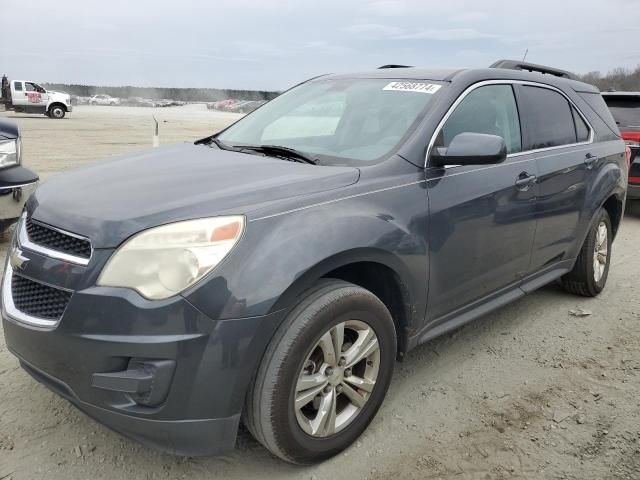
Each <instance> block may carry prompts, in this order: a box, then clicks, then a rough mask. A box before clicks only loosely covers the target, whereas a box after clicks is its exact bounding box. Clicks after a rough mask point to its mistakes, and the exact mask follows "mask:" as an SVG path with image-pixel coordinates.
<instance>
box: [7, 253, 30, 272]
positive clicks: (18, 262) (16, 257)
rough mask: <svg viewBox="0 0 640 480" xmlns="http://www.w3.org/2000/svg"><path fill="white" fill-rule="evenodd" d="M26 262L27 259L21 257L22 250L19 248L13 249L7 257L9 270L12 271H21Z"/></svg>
mask: <svg viewBox="0 0 640 480" xmlns="http://www.w3.org/2000/svg"><path fill="white" fill-rule="evenodd" d="M28 261H29V259H28V258H27V257H25V256H23V255H22V250H20V249H19V248H15V249H14V250H13V252H11V257H9V262H10V263H11V268H13V269H14V270H22V269H23V268H24V266H25V265H26V263H27V262H28Z"/></svg>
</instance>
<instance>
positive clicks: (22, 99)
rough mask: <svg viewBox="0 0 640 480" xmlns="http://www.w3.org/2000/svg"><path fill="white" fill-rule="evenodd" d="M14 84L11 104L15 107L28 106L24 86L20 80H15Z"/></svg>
mask: <svg viewBox="0 0 640 480" xmlns="http://www.w3.org/2000/svg"><path fill="white" fill-rule="evenodd" d="M12 84H13V88H12V93H11V103H12V104H13V105H26V104H27V103H28V102H27V95H26V93H25V91H24V84H23V83H22V82H21V81H18V80H14V81H13V82H12Z"/></svg>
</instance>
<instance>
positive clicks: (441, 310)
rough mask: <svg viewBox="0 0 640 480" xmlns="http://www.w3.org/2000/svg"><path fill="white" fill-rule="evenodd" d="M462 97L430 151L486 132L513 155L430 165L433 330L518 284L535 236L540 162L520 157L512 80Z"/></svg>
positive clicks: (430, 284)
mask: <svg viewBox="0 0 640 480" xmlns="http://www.w3.org/2000/svg"><path fill="white" fill-rule="evenodd" d="M463 95H464V96H463V98H462V100H460V103H459V104H458V106H457V107H455V109H454V110H453V112H452V113H451V114H450V116H449V117H448V118H447V119H446V120H445V122H444V124H443V126H442V128H441V130H440V131H439V132H436V137H435V142H434V145H433V147H432V149H431V150H432V151H433V148H441V147H447V146H448V145H449V142H451V140H452V139H453V137H455V136H456V135H457V134H460V133H464V132H472V133H484V134H491V135H498V136H501V137H502V138H503V139H504V140H505V143H506V145H507V152H508V158H507V160H506V161H505V162H504V163H501V164H497V165H469V166H452V167H449V168H440V167H432V166H428V168H427V169H426V175H427V188H428V196H429V211H430V220H429V272H430V278H429V293H428V297H429V299H428V309H427V311H428V322H429V323H430V324H431V326H432V327H435V326H436V325H437V324H440V323H443V322H446V321H447V320H448V318H449V315H453V316H456V315H459V314H461V313H463V312H464V311H466V310H467V309H470V308H472V307H473V306H475V305H477V304H478V303H477V302H478V301H481V300H486V299H487V298H490V297H491V296H492V295H496V294H498V292H499V291H500V290H503V289H506V288H514V287H516V286H517V285H518V284H519V282H520V280H521V279H522V278H523V276H524V275H525V274H526V273H527V271H528V269H529V265H530V261H531V246H532V243H533V238H534V235H535V227H536V220H535V202H536V192H537V185H536V183H535V179H536V175H537V172H536V162H535V159H534V157H533V156H530V155H527V154H524V155H523V154H521V151H522V141H521V129H520V122H519V117H518V108H517V105H516V101H515V98H514V93H513V88H512V85H511V84H509V83H504V82H496V84H490V85H483V86H479V87H477V88H475V89H473V90H471V91H470V92H468V93H466V95H465V94H463ZM474 304H475V305H474Z"/></svg>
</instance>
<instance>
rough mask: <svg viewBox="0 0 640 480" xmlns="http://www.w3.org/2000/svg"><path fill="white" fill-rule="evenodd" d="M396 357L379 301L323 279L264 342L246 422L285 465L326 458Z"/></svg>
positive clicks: (375, 396) (345, 442)
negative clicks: (268, 342) (264, 349)
mask: <svg viewBox="0 0 640 480" xmlns="http://www.w3.org/2000/svg"><path fill="white" fill-rule="evenodd" d="M395 355H396V332H395V327H394V323H393V320H392V318H391V315H390V314H389V311H388V310H387V308H386V307H385V305H384V304H383V303H382V302H381V301H380V300H379V299H378V297H376V296H375V295H374V294H373V293H371V292H369V291H368V290H365V289H364V288H360V287H358V286H356V285H353V284H350V283H346V282H342V281H339V280H328V281H325V282H323V283H322V284H320V285H318V286H317V287H316V288H314V289H312V290H310V291H309V292H307V294H306V295H305V296H304V297H303V298H302V299H301V301H300V302H299V303H298V305H297V306H296V307H295V308H294V309H293V310H292V311H291V313H290V314H289V315H288V316H287V318H286V319H285V320H284V322H283V324H282V325H281V326H280V328H279V329H278V331H277V332H276V334H275V336H274V338H273V339H272V341H271V343H270V344H269V347H268V348H267V351H266V353H265V355H264V358H263V360H262V364H261V365H260V368H259V369H258V372H257V374H256V379H255V382H254V384H253V385H252V387H251V388H250V391H249V393H248V395H247V402H246V407H245V411H244V421H245V424H246V425H247V427H248V429H249V430H250V431H251V433H252V434H253V435H254V437H256V439H257V440H258V441H259V442H260V443H262V444H263V445H264V446H265V447H266V448H267V449H269V450H270V451H271V452H272V453H273V454H275V455H277V456H278V457H280V458H282V459H284V460H286V461H288V462H292V463H299V464H309V463H314V462H318V461H321V460H324V459H326V458H329V457H331V456H333V455H335V454H337V453H339V452H341V451H342V450H344V449H345V448H347V447H348V446H349V445H350V444H351V443H353V442H354V441H355V440H356V439H357V438H358V436H360V434H361V433H362V432H363V431H364V430H365V429H366V428H367V426H368V425H369V423H370V422H371V420H372V419H373V417H374V416H375V414H376V412H377V411H378V409H379V408H380V405H381V404H382V401H383V399H384V396H385V394H386V392H387V389H388V387H389V382H390V381H391V376H392V373H393V367H394V363H395Z"/></svg>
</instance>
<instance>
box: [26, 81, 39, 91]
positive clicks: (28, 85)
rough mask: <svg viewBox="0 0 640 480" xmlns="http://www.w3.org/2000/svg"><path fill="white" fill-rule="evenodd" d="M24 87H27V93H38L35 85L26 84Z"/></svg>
mask: <svg viewBox="0 0 640 480" xmlns="http://www.w3.org/2000/svg"><path fill="white" fill-rule="evenodd" d="M24 86H25V90H26V91H27V92H35V91H37V89H36V87H35V86H34V85H33V83H30V82H24Z"/></svg>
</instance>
